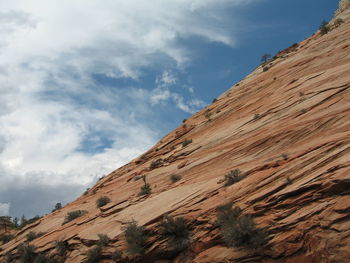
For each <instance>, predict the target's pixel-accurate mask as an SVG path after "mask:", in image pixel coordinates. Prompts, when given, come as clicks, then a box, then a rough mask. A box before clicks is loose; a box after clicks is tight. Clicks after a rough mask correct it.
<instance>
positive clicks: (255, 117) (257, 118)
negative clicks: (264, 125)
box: [253, 113, 261, 121]
mask: <svg viewBox="0 0 350 263" xmlns="http://www.w3.org/2000/svg"><path fill="white" fill-rule="evenodd" d="M260 118H261V115H260V114H259V113H255V114H254V118H253V120H255V121H256V120H259V119H260Z"/></svg>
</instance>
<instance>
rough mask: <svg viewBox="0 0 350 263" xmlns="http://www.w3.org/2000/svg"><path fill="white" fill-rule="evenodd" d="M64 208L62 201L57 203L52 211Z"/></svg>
mask: <svg viewBox="0 0 350 263" xmlns="http://www.w3.org/2000/svg"><path fill="white" fill-rule="evenodd" d="M61 208H62V204H61V203H57V204H56V205H55V208H54V209H53V210H52V212H55V211H57V210H60V209H61Z"/></svg>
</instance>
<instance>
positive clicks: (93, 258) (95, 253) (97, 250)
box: [83, 246, 102, 263]
mask: <svg viewBox="0 0 350 263" xmlns="http://www.w3.org/2000/svg"><path fill="white" fill-rule="evenodd" d="M101 252H102V248H101V247H100V246H95V247H93V248H90V249H89V250H88V252H87V258H86V259H85V260H84V261H83V262H84V263H96V262H99V260H100V259H101Z"/></svg>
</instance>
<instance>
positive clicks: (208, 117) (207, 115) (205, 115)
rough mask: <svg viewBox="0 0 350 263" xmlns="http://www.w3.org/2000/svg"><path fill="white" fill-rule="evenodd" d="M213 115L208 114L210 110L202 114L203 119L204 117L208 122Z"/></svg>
mask: <svg viewBox="0 0 350 263" xmlns="http://www.w3.org/2000/svg"><path fill="white" fill-rule="evenodd" d="M212 115H213V113H212V112H210V110H207V111H205V113H204V117H206V118H207V119H208V120H210V117H211V116H212Z"/></svg>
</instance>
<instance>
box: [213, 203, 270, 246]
mask: <svg viewBox="0 0 350 263" xmlns="http://www.w3.org/2000/svg"><path fill="white" fill-rule="evenodd" d="M241 212H242V211H241V209H240V208H239V207H235V208H232V203H228V204H226V205H223V206H220V207H218V208H217V223H218V225H219V227H220V230H221V235H222V237H223V239H224V241H225V243H226V245H228V246H229V247H241V246H243V247H247V248H251V249H257V248H259V247H262V246H264V245H265V244H266V243H267V240H268V234H267V232H266V230H265V229H259V228H256V225H255V222H254V220H253V219H252V217H251V216H249V215H242V214H241Z"/></svg>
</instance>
